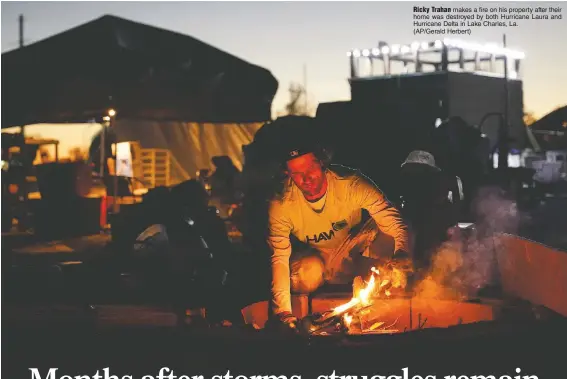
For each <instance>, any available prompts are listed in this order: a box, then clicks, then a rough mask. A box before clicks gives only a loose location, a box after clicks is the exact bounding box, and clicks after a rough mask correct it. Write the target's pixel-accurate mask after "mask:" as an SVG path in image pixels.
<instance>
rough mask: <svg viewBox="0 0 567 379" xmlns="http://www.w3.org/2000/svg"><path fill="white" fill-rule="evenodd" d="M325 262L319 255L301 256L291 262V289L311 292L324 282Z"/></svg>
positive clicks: (299, 291)
mask: <svg viewBox="0 0 567 379" xmlns="http://www.w3.org/2000/svg"><path fill="white" fill-rule="evenodd" d="M324 272H325V263H324V262H323V259H322V258H321V257H318V256H315V255H314V256H305V257H301V258H299V259H297V260H295V261H294V262H292V264H291V290H292V292H295V293H311V292H313V291H315V290H316V289H317V288H319V287H320V286H321V285H322V284H323V274H324Z"/></svg>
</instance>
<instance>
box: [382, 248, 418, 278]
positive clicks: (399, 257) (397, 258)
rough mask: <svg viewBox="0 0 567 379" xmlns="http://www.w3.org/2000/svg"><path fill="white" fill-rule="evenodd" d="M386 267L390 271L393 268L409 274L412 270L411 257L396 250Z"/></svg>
mask: <svg viewBox="0 0 567 379" xmlns="http://www.w3.org/2000/svg"><path fill="white" fill-rule="evenodd" d="M387 266H388V267H389V268H391V269H393V268H395V269H398V270H400V271H403V272H405V273H411V272H413V270H414V268H413V260H412V258H411V255H410V254H409V253H408V252H406V251H403V250H396V252H395V253H394V255H393V256H392V259H390V261H389V262H388V264H387Z"/></svg>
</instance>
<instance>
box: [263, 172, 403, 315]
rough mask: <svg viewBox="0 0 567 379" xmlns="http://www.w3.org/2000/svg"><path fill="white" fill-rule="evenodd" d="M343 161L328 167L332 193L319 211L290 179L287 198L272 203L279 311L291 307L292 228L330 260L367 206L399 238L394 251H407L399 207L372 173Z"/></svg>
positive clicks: (274, 297) (274, 281) (382, 227)
mask: <svg viewBox="0 0 567 379" xmlns="http://www.w3.org/2000/svg"><path fill="white" fill-rule="evenodd" d="M338 167H339V168H338V169H328V170H326V173H325V174H326V177H327V183H328V186H327V193H326V198H325V204H324V206H323V208H322V209H321V210H320V211H316V210H314V209H313V205H312V204H310V203H309V202H308V201H307V200H305V197H304V196H303V194H302V193H301V191H300V190H299V188H298V187H297V186H296V185H295V184H293V182H292V181H291V180H290V181H289V183H288V186H287V191H286V192H285V193H284V195H283V197H282V199H281V200H279V199H278V200H273V201H272V202H271V204H270V210H269V237H268V244H269V246H270V247H271V249H272V302H273V306H274V312H275V313H279V312H283V311H287V312H291V294H290V264H289V261H290V256H291V242H290V235H291V234H293V235H294V236H295V237H297V238H298V239H299V240H300V241H302V242H305V243H307V244H308V245H310V246H311V247H313V248H315V249H317V250H319V251H320V252H321V253H322V256H323V259H325V261H326V258H327V257H328V256H329V255H330V254H332V252H333V250H334V249H336V248H338V247H339V246H340V245H341V244H342V243H343V242H344V241H345V240H346V239H347V237H348V236H349V232H350V230H351V229H352V228H353V227H355V226H357V225H358V224H359V223H360V222H361V217H362V210H363V209H366V210H367V211H368V213H369V214H370V215H371V216H372V218H373V219H374V221H375V222H376V224H377V225H378V227H379V228H380V230H381V231H382V232H383V233H385V234H388V235H390V236H392V237H393V238H394V249H395V250H394V251H396V250H404V251H408V235H407V229H406V227H405V225H404V223H403V221H402V219H401V216H400V214H399V212H398V210H397V209H396V208H394V207H393V206H392V205H391V204H390V203H389V202H388V200H387V199H386V198H385V196H384V194H383V193H382V192H381V191H380V190H379V189H378V187H377V186H376V185H375V184H374V183H373V182H372V181H371V180H370V179H368V178H366V177H365V176H364V175H362V174H360V173H359V172H358V171H355V170H351V169H348V168H346V167H342V166H338ZM339 172H340V173H339Z"/></svg>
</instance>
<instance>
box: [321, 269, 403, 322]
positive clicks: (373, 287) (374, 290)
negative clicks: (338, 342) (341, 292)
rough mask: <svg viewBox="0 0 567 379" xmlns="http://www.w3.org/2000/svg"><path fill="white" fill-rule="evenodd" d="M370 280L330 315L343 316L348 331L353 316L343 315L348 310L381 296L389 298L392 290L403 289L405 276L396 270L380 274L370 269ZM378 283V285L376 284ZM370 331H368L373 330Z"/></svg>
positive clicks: (364, 304)
mask: <svg viewBox="0 0 567 379" xmlns="http://www.w3.org/2000/svg"><path fill="white" fill-rule="evenodd" d="M370 271H371V273H370V279H369V280H368V282H365V284H366V285H365V286H364V288H362V289H360V290H359V291H358V293H356V290H355V293H354V295H353V297H352V299H350V301H349V302H348V303H345V304H341V305H339V306H337V307H335V308H334V309H333V311H332V312H331V315H340V314H342V313H344V315H343V325H344V326H345V327H346V328H347V329H349V327H350V325H351V323H352V320H353V315H352V314H351V313H345V312H347V311H349V310H350V309H353V308H355V307H358V306H362V307H365V306H368V305H370V304H371V303H372V299H373V298H376V297H379V296H381V295H382V294H383V295H385V296H386V297H390V296H391V295H392V292H391V291H390V290H391V289H392V288H404V287H405V286H406V283H407V281H406V276H405V274H404V273H403V272H402V271H401V270H398V269H396V268H391V269H383V270H382V272H381V271H380V270H378V269H377V268H376V267H372V268H371V269H370ZM378 283H379V284H378ZM381 325H383V322H382V323H381V322H377V323H375V324H374V325H373V328H374V329H375V328H378V327H380V326H381ZM374 329H372V328H371V329H370V330H374Z"/></svg>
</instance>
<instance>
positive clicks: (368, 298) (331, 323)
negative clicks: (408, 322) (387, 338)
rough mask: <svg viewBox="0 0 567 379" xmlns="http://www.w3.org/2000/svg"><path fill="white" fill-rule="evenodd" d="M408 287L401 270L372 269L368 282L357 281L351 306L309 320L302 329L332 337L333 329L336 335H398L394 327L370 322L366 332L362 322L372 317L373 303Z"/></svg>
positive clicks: (358, 279)
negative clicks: (367, 316) (330, 334)
mask: <svg viewBox="0 0 567 379" xmlns="http://www.w3.org/2000/svg"><path fill="white" fill-rule="evenodd" d="M406 283H407V281H406V277H405V275H404V273H403V272H402V271H400V270H397V269H395V268H383V269H381V270H378V269H377V268H375V267H372V269H371V273H370V279H369V280H368V282H364V281H363V280H362V278H360V277H357V278H355V280H354V283H353V297H352V299H351V300H350V301H349V302H347V303H345V304H342V305H339V306H337V307H335V308H334V309H332V310H330V311H327V312H324V313H323V314H320V315H314V317H313V316H312V317H310V318H306V319H305V320H304V322H303V323H304V325H303V326H304V328H305V329H306V330H307V331H308V333H309V334H312V335H316V334H319V335H324V334H329V333H328V331H326V329H331V328H334V330H335V331H336V332H346V333H348V334H361V333H363V334H382V333H395V332H397V330H394V329H390V328H391V327H392V326H394V325H395V323H394V324H392V325H389V326H386V327H384V324H385V323H384V322H382V321H379V320H370V322H371V324H370V326H369V327H367V328H365V327H364V326H365V325H364V324H366V322H364V320H363V318H364V316H365V314H367V313H369V312H368V310H369V308H370V307H371V306H372V304H373V303H374V299H376V298H379V297H382V296H386V297H390V296H391V290H392V289H394V288H405V286H406ZM396 322H397V320H396Z"/></svg>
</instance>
